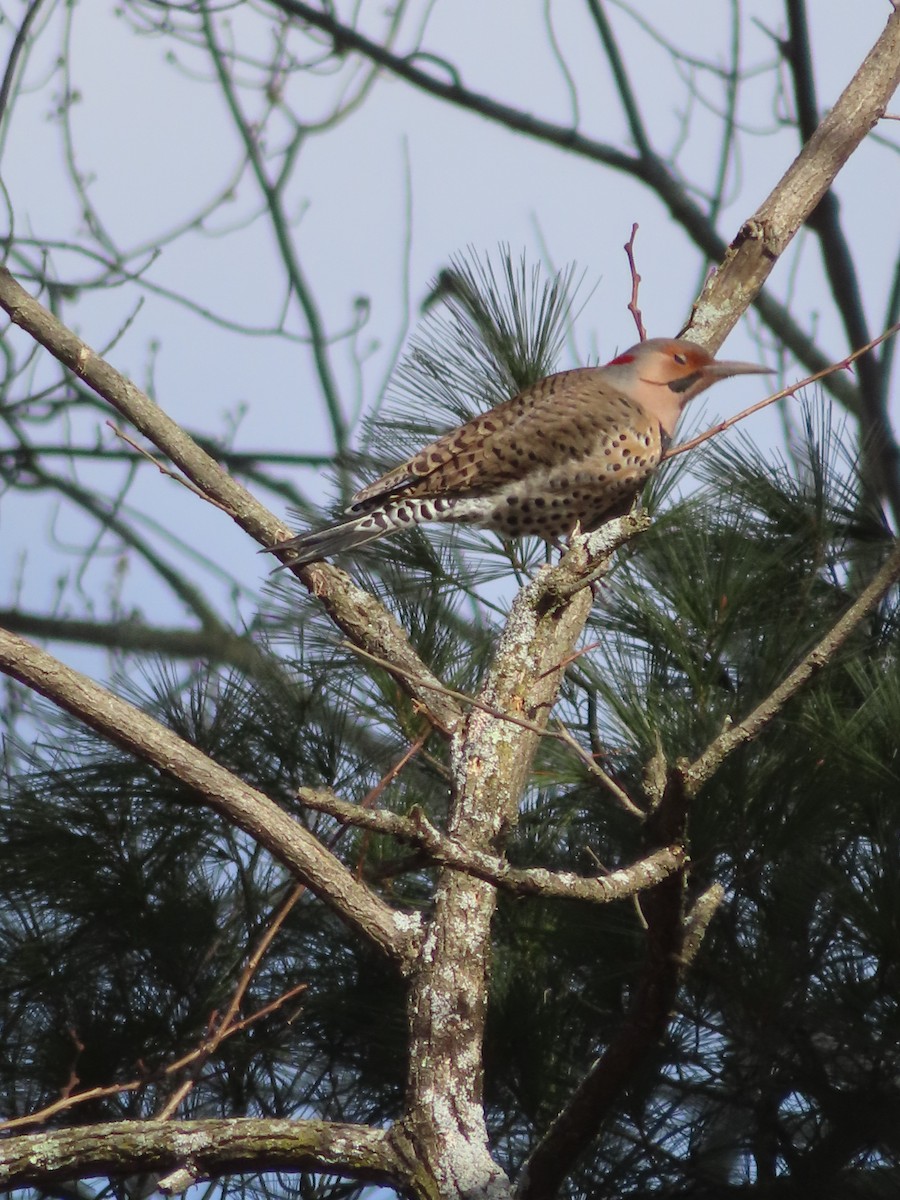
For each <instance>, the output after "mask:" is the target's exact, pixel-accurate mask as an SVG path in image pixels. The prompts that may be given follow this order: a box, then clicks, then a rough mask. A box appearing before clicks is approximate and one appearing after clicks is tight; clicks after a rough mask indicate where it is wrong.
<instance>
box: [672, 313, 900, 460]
mask: <svg viewBox="0 0 900 1200" xmlns="http://www.w3.org/2000/svg"><path fill="white" fill-rule="evenodd" d="M898 330H900V321H897V322H896V323H895V324H894V325H891V326H890V328H888V329H885V331H884V332H883V333H880V334H879V335H878V337H876V338H872V340H871V341H869V342H866V344H865V345H864V346H860V347H859V349H858V350H854V351H853V353H852V354H848V355H847V357H846V358H842V359H841V360H840V361H839V362H834V363H831V364H830V365H829V366H827V367H823V369H822V370H821V371H816V372H815V374H814V375H807V376H806V378H805V379H801V380H799V381H798V382H797V383H792V384H791V385H790V387H786V388H783V389H782V390H781V391H780V392H775V393H774V394H773V395H771V396H767V397H766V398H765V400H759V401H758V402H757V403H756V404H751V405H750V407H749V408H745V409H742V411H741V412H739V413H736V414H735V415H734V416H733V417H729V418H728V419H727V420H725V421H720V422H719V423H718V424H717V425H712V426H710V428H709V429H707V430H705V431H704V432H703V433H699V434H698V435H697V436H696V437H694V438H691V439H690V441H687V442H681V443H680V444H679V445H677V446H675V447H673V449H671V450H667V451H666V452H665V454H664V455H663V456H662V460H661V461H663V462H665V461H666V459H669V458H675V456H676V455H677V454H684V453H685V452H686V451H687V450H693V449H694V448H695V447H696V446H699V445H701V444H702V443H703V442H706V441H708V440H709V439H710V438H712V437H717V436H718V435H719V434H720V433H724V431H725V430H726V429H730V428H731V426H732V425H737V423H738V422H739V421H743V420H744V419H745V418H746V417H749V416H752V415H753V414H754V413H757V412H759V411H760V410H761V409H763V408H768V406H769V405H770V404H774V403H775V402H776V401H778V400H784V399H785V398H786V397H787V396H793V395H795V393H797V392H799V391H800V389H801V388H805V387H809V385H810V384H811V383H818V381H819V380H820V379H824V378H825V377H826V376H828V375H833V374H834V373H835V372H836V371H845V370H846V369H847V368H848V367H849V366H850V364H851V363H852V362H854V361H855V360H856V359H857V358H859V357H860V356H861V355H863V354H868V352H869V351H870V350H872V349H873V348H874V347H875V346H878V345H880V344H881V343H882V342H884V341H886V340H887V339H888V338H890V337H893V336H894V334H895V333H897V332H898Z"/></svg>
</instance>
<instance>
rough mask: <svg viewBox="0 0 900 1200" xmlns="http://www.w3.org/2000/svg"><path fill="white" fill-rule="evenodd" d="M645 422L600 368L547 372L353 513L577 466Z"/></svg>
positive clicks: (363, 497)
mask: <svg viewBox="0 0 900 1200" xmlns="http://www.w3.org/2000/svg"><path fill="white" fill-rule="evenodd" d="M646 423H647V418H646V417H645V415H644V413H643V412H642V411H641V409H640V408H638V406H637V405H636V404H634V403H632V402H631V401H629V400H626V399H625V398H624V397H622V396H619V395H617V394H616V393H614V392H612V391H611V390H610V389H609V387H608V384H607V383H606V381H605V379H604V373H603V371H602V369H600V368H597V367H581V368H578V369H576V370H573V371H563V372H561V373H560V374H557V375H548V376H547V378H546V379H541V380H540V381H539V382H538V383H536V384H534V385H533V386H532V387H530V388H528V389H526V391H524V392H521V393H520V394H519V395H518V396H513V398H512V399H511V400H506V401H504V402H503V403H502V404H499V405H497V407H496V408H492V409H490V410H489V411H488V412H485V413H480V414H479V415H478V416H477V417H474V418H473V419H472V420H471V421H468V422H467V423H466V424H465V425H461V426H460V427H459V428H458V429H452V430H451V431H450V432H449V433H445V434H444V436H443V437H441V438H438V440H437V441H436V442H432V443H431V445H429V446H425V447H424V449H422V450H420V451H419V452H418V454H416V455H414V456H413V457H412V458H410V459H408V460H407V461H406V462H404V463H400V464H399V465H398V466H396V467H394V468H393V469H392V470H390V471H388V472H387V473H386V474H385V475H382V476H381V478H380V479H376V480H375V481H374V482H373V483H370V484H369V485H368V486H367V487H364V488H363V489H362V490H361V491H359V492H357V493H356V495H355V496H354V497H353V504H352V506H351V509H350V510H349V511H351V512H360V511H365V510H366V509H368V508H371V507H373V506H374V505H376V504H379V503H381V502H382V501H383V500H386V499H388V498H389V497H391V498H394V497H400V496H439V495H443V494H446V493H447V492H454V493H462V494H469V495H477V494H481V493H483V492H486V491H490V490H491V489H492V488H494V487H497V486H499V485H500V484H502V483H505V482H508V481H509V480H512V479H518V478H521V477H522V476H523V475H526V474H527V473H528V472H529V471H530V470H533V469H536V468H538V467H541V466H543V467H552V466H556V465H557V464H562V463H564V462H570V461H571V462H578V461H579V460H581V459H583V458H585V457H587V456H588V455H590V454H592V453H594V452H595V451H596V449H597V447H598V443H602V442H605V441H612V439H613V438H614V437H616V436H617V435H618V434H619V432H620V431H623V430H626V431H627V430H634V431H635V432H638V430H637V429H636V426H640V427H641V428H642V427H643V425H645V424H646Z"/></svg>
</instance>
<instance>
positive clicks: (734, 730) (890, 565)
mask: <svg viewBox="0 0 900 1200" xmlns="http://www.w3.org/2000/svg"><path fill="white" fill-rule="evenodd" d="M898 579H900V543H898V544H896V545H895V548H894V550H893V552H892V553H891V555H890V556H889V557H888V559H887V561H886V562H885V563H884V566H882V568H881V570H880V571H878V573H877V574H876V575H875V576H874V577H873V579H872V580H871V582H870V583H869V584H868V586H867V587H866V588H865V589H864V590H863V591H862V592H861V593H860V595H859V596H858V597H857V599H856V600H854V601H853V603H852V604H851V605H850V607H849V608H848V609H847V611H846V612H845V613H844V615H843V616H842V617H841V618H840V620H838V621H836V622H835V624H834V625H833V626H832V628H831V629H830V630H829V631H828V633H826V634H825V636H824V637H823V638H821V639H820V641H819V642H818V643H817V644H816V645H815V646H814V647H813V648H812V650H810V652H809V653H808V654H807V655H805V656H804V658H803V659H801V661H800V662H799V663H798V664H797V666H796V667H794V669H793V671H791V673H790V674H789V675H788V676H787V678H786V679H784V681H783V682H782V683H780V684H779V685H778V687H777V688H775V690H774V691H773V692H772V693H771V695H769V696H767V697H766V699H765V700H763V702H762V703H761V704H759V705H757V707H756V708H755V709H754V710H753V712H752V713H750V714H749V715H748V716H746V717H745V718H744V719H743V721H741V722H740V723H739V724H737V725H734V726H731V727H729V728H727V729H724V730H723V731H722V733H720V734H719V736H718V737H717V738H716V739H715V740H714V741H713V742H712V743H711V744H710V745H709V746H707V748H706V749H705V750H704V751H703V753H702V754H701V755H699V757H698V758H696V759H695V760H694V761H693V762H692V763H687V764H684V765H683V766H682V767H680V768H679V769H680V771H681V773H682V774H683V776H684V780H685V787H686V789H687V793H688V795H689V796H695V795H696V794H697V792H699V791H700V789H701V788H702V787H703V785H704V784H705V783H706V782H707V781H708V780H709V779H710V778H711V777H712V776H713V775H714V774H715V772H716V771H717V770H718V769H719V767H720V766H721V765H722V763H723V762H724V761H725V759H726V758H727V757H728V756H729V755H730V754H733V753H734V751H735V750H737V749H738V748H739V747H740V746H744V745H746V744H747V742H751V741H753V740H754V739H755V738H757V737H759V735H760V733H761V732H762V731H763V729H765V727H766V726H767V725H769V724H770V723H771V722H772V721H773V720H774V719H775V718H776V717H777V716H778V715H779V713H780V712H781V711H782V710H783V709H784V707H785V705H786V704H787V703H788V702H789V701H790V700H792V699H793V698H794V696H796V695H797V693H798V692H799V691H801V690H802V689H803V688H804V687H806V685H807V684H808V683H809V681H810V680H811V679H812V678H813V676H815V675H817V674H818V672H819V671H821V670H823V668H825V667H827V666H828V664H829V663H830V662H832V661H833V659H834V657H835V655H836V654H837V652H838V651H839V650H840V648H841V646H843V644H844V643H845V642H846V641H847V639H848V638H849V637H850V635H851V634H852V633H853V631H854V629H856V627H857V626H858V625H859V623H860V622H861V621H862V620H863V619H864V618H865V617H866V616H867V615H868V614H869V613H870V612H871V611H872V610H873V609H874V608H875V607H876V605H878V604H879V603H880V602H881V601H882V600H883V599H884V597H885V595H886V594H887V593H888V591H889V590H890V589H891V588H892V587H893V586H894V584H896V582H897V580H898Z"/></svg>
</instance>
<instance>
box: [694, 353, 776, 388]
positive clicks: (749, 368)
mask: <svg viewBox="0 0 900 1200" xmlns="http://www.w3.org/2000/svg"><path fill="white" fill-rule="evenodd" d="M699 373H700V374H701V375H702V376H703V378H704V379H705V380H709V382H710V383H712V382H713V381H714V380H716V379H729V378H730V377H731V376H732V375H771V374H772V369H771V367H760V366H759V365H758V364H757V363H748V362H729V361H728V360H727V359H724V360H718V359H716V360H714V361H713V362H711V363H708V364H707V365H706V366H705V367H701V368H700V372H699Z"/></svg>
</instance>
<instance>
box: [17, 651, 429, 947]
mask: <svg viewBox="0 0 900 1200" xmlns="http://www.w3.org/2000/svg"><path fill="white" fill-rule="evenodd" d="M0 670H2V671H3V672H5V673H6V674H7V675H10V676H12V678H13V679H18V680H19V682H20V683H24V684H25V685H26V686H27V687H30V688H32V689H33V690H34V691H36V692H40V694H41V695H42V696H46V697H47V699H48V700H51V701H52V702H53V703H54V704H56V705H58V706H59V707H60V708H62V709H63V710H64V711H65V712H68V713H71V715H72V716H74V717H76V718H77V719H78V720H79V721H83V722H84V724H85V725H88V726H89V727H90V728H91V729H94V730H96V731H97V732H98V733H100V734H102V735H103V736H104V737H107V738H109V739H110V741H112V742H115V743H116V744H117V745H119V746H122V747H123V748H124V749H126V750H128V751H130V752H131V753H132V754H135V755H136V756H137V757H138V758H140V759H143V761H144V762H148V763H150V764H151V765H152V766H154V767H156V768H157V769H158V770H160V771H162V772H163V773H164V774H165V775H168V776H169V777H170V778H172V779H176V780H178V781H179V782H180V783H183V784H184V785H185V786H186V787H187V788H189V789H190V790H191V791H192V792H193V793H194V794H195V795H196V796H198V797H199V798H200V799H201V800H202V801H203V803H204V804H206V805H208V806H209V807H210V808H212V809H213V810H214V811H216V812H218V813H220V814H221V815H222V816H223V817H225V818H227V819H228V820H229V821H230V822H232V823H233V824H235V825H237V826H239V827H240V828H241V829H243V830H245V831H246V832H247V833H249V834H250V835H251V837H253V838H255V839H256V841H258V842H259V844H260V845H262V846H265V847H266V849H267V850H268V851H269V852H270V853H271V854H272V855H273V856H274V857H275V858H277V859H278V860H279V861H280V862H282V863H284V865H285V866H286V867H288V868H289V869H290V870H291V871H292V872H293V874H294V875H295V876H296V877H297V878H298V879H300V880H302V882H303V883H305V884H306V885H307V886H308V887H309V889H310V890H311V891H313V892H315V894H316V895H317V896H319V897H320V899H322V900H323V901H325V903H327V904H328V905H329V906H330V907H331V908H333V909H334V910H335V911H336V912H337V913H339V914H340V916H341V917H343V919H344V920H345V921H346V922H347V923H348V924H349V925H351V926H352V927H353V928H354V929H356V930H357V931H358V932H360V933H361V934H362V935H363V936H364V937H366V938H367V939H369V940H370V941H372V942H374V943H375V944H376V945H378V946H380V947H381V949H382V950H383V951H384V952H385V953H386V954H388V955H389V956H390V957H391V958H392V959H394V961H396V962H398V963H403V962H404V960H405V959H406V958H407V957H408V956H410V955H411V954H412V953H413V942H414V934H415V932H416V929H417V924H418V923H417V921H416V920H415V919H414V918H412V917H407V916H404V915H403V914H401V913H397V912H395V911H394V910H393V909H391V908H390V907H389V906H388V905H387V904H385V903H384V901H383V900H381V899H380V898H379V897H378V896H376V895H375V894H374V893H372V892H371V891H370V890H369V889H368V888H367V887H365V885H363V884H361V883H360V882H358V881H357V880H356V879H355V878H354V877H353V875H351V873H350V872H349V871H348V870H347V869H346V867H344V866H343V865H342V864H341V863H340V862H339V861H338V860H337V859H336V858H335V857H334V856H333V855H332V854H330V853H329V852H328V851H327V850H326V849H325V847H324V846H322V845H321V844H320V843H319V842H318V841H317V840H316V839H315V838H314V837H313V836H312V834H310V833H308V832H307V831H306V830H305V829H304V828H303V826H302V825H300V824H299V823H298V822H297V821H295V820H293V818H292V817H290V816H288V814H287V813H286V812H284V811H283V810H282V809H281V808H279V807H278V805H277V804H275V803H274V801H272V800H270V799H269V797H268V796H265V795H263V793H262V792H258V791H256V789H255V788H252V787H251V786H250V785H249V784H247V783H244V781H243V780H242V779H239V778H238V777H237V776H236V775H232V773H231V772H230V771H227V770H226V769H225V768H224V767H220V766H219V764H218V763H215V762H213V760H212V759H211V758H207V756H206V755H205V754H203V753H202V752H201V751H200V750H197V749H196V747H194V746H192V745H190V743H189V742H186V741H184V739H183V738H180V737H178V735H177V734H175V733H173V732H172V731H171V730H170V729H166V727H165V726H164V725H161V724H160V723H159V722H158V721H156V720H154V718H153V717H150V716H147V714H146V713H142V712H141V711H140V709H137V708H135V707H134V706H133V705H131V704H128V703H127V702H126V701H125V700H120V699H119V697H118V696H114V695H113V694H112V693H111V692H109V691H107V690H106V689H105V688H102V687H100V685H99V684H97V683H94V681H93V680H91V679H88V678H87V676H85V675H81V674H79V672H77V671H73V670H72V669H71V668H70V667H67V666H65V665H64V664H63V663H61V662H59V661H58V660H57V659H55V658H53V657H52V655H50V654H47V653H46V652H45V651H43V650H39V649H38V648H37V647H36V646H34V645H32V644H31V643H30V642H27V641H25V640H24V639H23V638H20V637H17V636H16V635H15V634H12V633H8V632H7V631H6V630H0Z"/></svg>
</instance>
